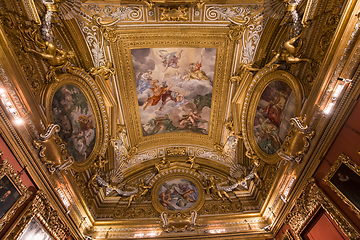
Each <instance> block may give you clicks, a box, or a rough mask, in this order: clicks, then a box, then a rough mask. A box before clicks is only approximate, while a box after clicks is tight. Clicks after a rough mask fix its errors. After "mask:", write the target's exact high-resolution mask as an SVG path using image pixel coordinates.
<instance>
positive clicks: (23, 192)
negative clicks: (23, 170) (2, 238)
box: [0, 159, 31, 231]
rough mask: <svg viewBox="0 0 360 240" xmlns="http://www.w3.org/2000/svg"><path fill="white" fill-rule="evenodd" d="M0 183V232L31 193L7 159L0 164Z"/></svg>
mask: <svg viewBox="0 0 360 240" xmlns="http://www.w3.org/2000/svg"><path fill="white" fill-rule="evenodd" d="M0 183H1V189H0V190H4V191H3V192H2V196H0V197H1V200H2V202H1V210H0V211H1V215H2V216H1V219H0V231H1V230H2V229H3V228H4V226H5V225H6V224H7V223H8V222H9V221H10V219H11V218H12V217H13V216H14V214H15V212H16V211H17V209H18V208H19V207H21V205H23V204H24V202H25V201H26V199H27V198H28V197H29V196H30V195H31V192H30V191H29V190H28V189H27V187H26V186H25V185H24V184H23V183H22V181H21V178H20V176H19V175H18V174H17V173H16V172H15V170H14V168H13V167H12V166H11V164H10V163H9V162H8V160H7V159H5V160H3V162H2V163H1V164H0Z"/></svg>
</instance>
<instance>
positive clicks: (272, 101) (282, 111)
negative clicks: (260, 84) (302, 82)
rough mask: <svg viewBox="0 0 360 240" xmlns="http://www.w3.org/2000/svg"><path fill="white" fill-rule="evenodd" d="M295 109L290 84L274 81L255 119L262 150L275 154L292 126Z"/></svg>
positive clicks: (267, 88)
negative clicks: (291, 121) (291, 119)
mask: <svg viewBox="0 0 360 240" xmlns="http://www.w3.org/2000/svg"><path fill="white" fill-rule="evenodd" d="M294 109H295V97H294V93H293V91H292V89H291V87H290V86H289V85H288V84H286V83H285V82H282V81H274V82H271V83H270V84H269V85H268V86H267V87H266V88H265V90H264V92H263V93H262V94H261V97H260V100H259V103H258V105H257V108H256V114H255V120H254V135H255V140H256V142H257V144H258V145H259V147H260V149H261V150H262V151H264V152H265V153H267V154H275V153H276V151H277V150H279V148H280V146H281V145H282V143H283V142H284V136H285V134H286V133H287V132H288V130H289V128H290V118H292V117H293V116H294Z"/></svg>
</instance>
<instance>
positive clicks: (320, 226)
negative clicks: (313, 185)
mask: <svg viewBox="0 0 360 240" xmlns="http://www.w3.org/2000/svg"><path fill="white" fill-rule="evenodd" d="M301 237H302V238H303V239H304V240H319V239H324V240H325V239H326V240H346V239H348V238H347V237H346V236H345V235H344V234H343V233H342V231H341V230H340V228H339V227H338V226H337V225H336V223H335V222H334V221H333V220H332V219H331V217H330V216H329V215H328V214H327V213H326V212H325V211H324V210H323V209H320V210H319V211H318V212H317V213H316V214H315V216H314V217H313V219H312V220H311V222H310V223H309V224H308V225H307V227H306V228H305V229H304V231H303V232H302V234H301Z"/></svg>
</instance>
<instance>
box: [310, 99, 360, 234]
mask: <svg viewBox="0 0 360 240" xmlns="http://www.w3.org/2000/svg"><path fill="white" fill-rule="evenodd" d="M359 149H360V103H357V105H356V106H355V108H354V110H353V111H352V113H351V115H350V116H349V118H348V120H347V121H346V123H345V124H344V126H343V127H342V129H341V130H340V132H339V134H338V135H337V137H336V138H335V141H334V142H333V144H332V146H331V148H330V149H329V151H328V153H327V154H326V155H325V157H324V159H323V161H322V162H321V164H320V165H319V167H318V169H317V170H316V172H315V174H314V178H315V179H316V182H317V183H318V184H319V186H320V187H321V188H322V189H323V191H324V192H325V193H326V195H327V196H328V197H329V198H330V199H331V200H332V201H333V202H334V203H335V204H336V205H337V206H338V207H339V208H340V210H341V211H342V212H343V213H344V214H345V215H346V216H347V217H348V218H349V219H350V221H351V222H352V223H353V224H354V225H355V226H356V227H357V228H358V229H360V219H359V218H358V217H357V216H356V214H355V213H354V212H353V211H352V210H351V209H350V208H349V206H348V205H347V204H346V203H344V202H343V201H342V200H341V198H340V197H339V196H338V195H337V194H336V193H335V192H334V191H333V190H332V189H331V188H330V187H329V186H328V185H327V184H326V183H325V182H324V181H323V179H324V177H325V176H326V175H327V174H328V172H329V171H330V168H331V166H332V165H333V164H334V163H335V162H336V160H337V158H338V157H339V155H340V154H341V153H344V154H345V155H347V156H349V157H350V158H351V159H352V160H353V161H354V162H355V163H356V164H357V165H359V166H360V155H359V154H358V153H357V152H358V150H359Z"/></svg>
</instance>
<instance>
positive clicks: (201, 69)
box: [131, 48, 216, 136]
mask: <svg viewBox="0 0 360 240" xmlns="http://www.w3.org/2000/svg"><path fill="white" fill-rule="evenodd" d="M131 55H132V60H133V67H134V74H135V81H136V93H137V97H138V103H139V111H140V118H141V125H142V129H143V135H144V136H148V135H153V134H158V133H167V132H176V131H180V132H195V133H201V134H208V132H209V121H210V113H211V100H212V88H213V82H214V70H215V61H216V49H211V48H210V49H206V48H183V49H177V48H164V49H162V48H145V49H132V50H131Z"/></svg>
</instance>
